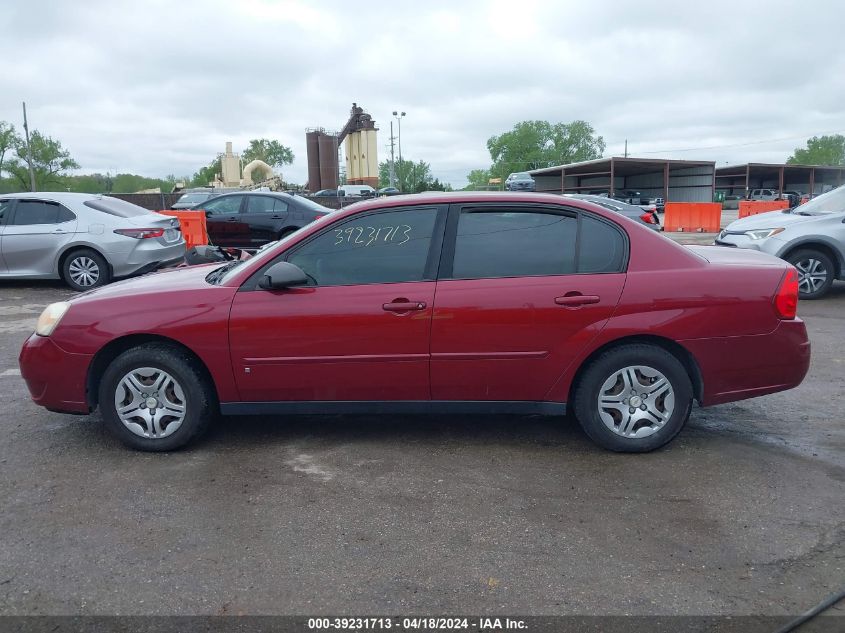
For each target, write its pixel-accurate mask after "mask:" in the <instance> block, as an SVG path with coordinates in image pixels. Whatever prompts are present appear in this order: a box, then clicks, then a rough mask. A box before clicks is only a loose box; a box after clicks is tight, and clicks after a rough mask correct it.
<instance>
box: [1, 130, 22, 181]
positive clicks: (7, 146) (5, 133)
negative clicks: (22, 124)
mask: <svg viewBox="0 0 845 633" xmlns="http://www.w3.org/2000/svg"><path fill="white" fill-rule="evenodd" d="M20 142H21V137H20V136H18V134H17V132H15V126H14V125H12V124H11V123H7V122H6V121H0V178H2V177H3V161H4V160H5V158H6V152H8V151H9V150H12V151H14V149H15V148H16V147H17V146H18V144H19V143H20Z"/></svg>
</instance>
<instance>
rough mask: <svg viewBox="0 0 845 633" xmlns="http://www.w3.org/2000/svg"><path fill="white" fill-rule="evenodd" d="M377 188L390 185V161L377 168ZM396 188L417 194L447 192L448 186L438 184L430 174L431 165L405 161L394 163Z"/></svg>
mask: <svg viewBox="0 0 845 633" xmlns="http://www.w3.org/2000/svg"><path fill="white" fill-rule="evenodd" d="M378 175H379V178H378V180H379V187H387V186H389V185H390V161H389V160H386V161H383V162H381V163H379V166H378ZM396 187H397V188H398V189H399V191H402V192H405V193H419V192H421V191H448V190H449V189H446V187H449V185H448V184H444V183H442V182H440V181H439V180H438V179H437V178H435V177H434V176H432V174H431V165H430V164H429V163H427V162H425V161H424V160H420V161H417V162H413V161H409V160H405V159H404V158H403V159H402V160H397V161H396Z"/></svg>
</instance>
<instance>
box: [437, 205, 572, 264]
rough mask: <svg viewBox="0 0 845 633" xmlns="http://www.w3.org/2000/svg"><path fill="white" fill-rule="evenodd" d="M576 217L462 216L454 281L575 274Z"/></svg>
mask: <svg viewBox="0 0 845 633" xmlns="http://www.w3.org/2000/svg"><path fill="white" fill-rule="evenodd" d="M577 232H578V220H577V219H576V218H575V217H574V216H567V215H557V214H552V213H541V212H522V211H520V212H512V211H469V212H468V211H464V212H462V213H461V215H460V218H459V220H458V235H457V239H456V241H455V260H454V265H453V267H452V277H453V278H455V279H479V278H483V277H524V276H529V275H562V274H567V273H574V272H575V237H576V235H577Z"/></svg>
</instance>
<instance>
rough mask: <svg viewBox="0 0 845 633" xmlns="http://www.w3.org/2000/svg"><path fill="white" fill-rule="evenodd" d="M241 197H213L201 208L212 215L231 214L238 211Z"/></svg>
mask: <svg viewBox="0 0 845 633" xmlns="http://www.w3.org/2000/svg"><path fill="white" fill-rule="evenodd" d="M241 198H243V196H226V197H224V198H214V199H212V200H209V201H208V202H206V203H205V205H204V206H203V209H204V210H205V211H207V212H209V213H211V214H212V215H232V214H236V213H238V212H239V211H240V208H241Z"/></svg>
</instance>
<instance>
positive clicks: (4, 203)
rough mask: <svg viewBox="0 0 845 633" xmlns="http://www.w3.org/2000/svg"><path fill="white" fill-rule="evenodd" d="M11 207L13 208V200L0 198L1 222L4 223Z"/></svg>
mask: <svg viewBox="0 0 845 633" xmlns="http://www.w3.org/2000/svg"><path fill="white" fill-rule="evenodd" d="M11 208H12V201H11V200H0V224H3V218H4V217H6V216H7V215H8V213H9V210H10V209H11Z"/></svg>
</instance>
